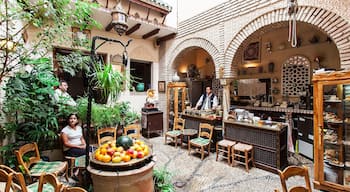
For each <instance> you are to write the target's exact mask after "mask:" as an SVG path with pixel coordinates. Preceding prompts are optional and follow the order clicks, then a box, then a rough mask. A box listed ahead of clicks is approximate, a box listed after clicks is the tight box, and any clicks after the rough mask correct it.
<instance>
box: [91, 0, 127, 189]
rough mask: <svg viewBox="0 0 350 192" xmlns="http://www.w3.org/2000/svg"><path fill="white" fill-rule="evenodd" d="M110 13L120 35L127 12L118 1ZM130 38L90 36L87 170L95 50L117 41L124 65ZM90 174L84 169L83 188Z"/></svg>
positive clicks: (124, 29) (123, 28)
mask: <svg viewBox="0 0 350 192" xmlns="http://www.w3.org/2000/svg"><path fill="white" fill-rule="evenodd" d="M111 15H112V22H111V23H112V25H113V28H114V30H115V31H116V32H117V33H118V34H119V35H122V34H123V33H124V32H125V31H126V30H127V28H128V25H127V23H126V21H127V14H126V13H125V12H124V11H123V9H122V7H121V4H120V1H119V3H118V5H117V6H116V10H114V11H112V13H111ZM97 40H99V41H102V42H101V43H100V44H98V46H97V42H96V41H97ZM131 41H132V40H131V39H130V40H128V42H127V43H126V44H124V43H123V42H121V41H119V40H116V39H111V38H106V37H101V36H94V37H93V38H92V43H91V50H90V58H91V61H90V63H89V69H90V72H89V73H90V74H89V75H88V106H87V114H86V121H87V122H86V124H87V125H86V132H85V133H86V134H85V141H86V148H85V153H86V156H85V168H86V169H85V170H87V167H88V166H89V158H90V156H89V152H90V151H89V145H90V142H89V139H90V127H91V107H92V91H93V90H92V89H93V87H94V86H93V84H94V83H93V79H92V78H93V74H94V72H95V71H94V64H95V63H96V61H97V55H96V50H97V49H98V48H100V47H101V46H102V45H103V44H105V43H106V42H111V43H117V44H119V45H121V46H122V47H123V48H124V52H123V64H124V65H126V64H127V63H126V62H127V51H126V48H127V47H128V46H129V44H130V42H131ZM89 178H90V175H89V173H88V171H86V173H85V177H84V186H85V188H88V187H89V185H90V180H89Z"/></svg>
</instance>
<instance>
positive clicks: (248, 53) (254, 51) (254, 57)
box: [243, 42, 260, 61]
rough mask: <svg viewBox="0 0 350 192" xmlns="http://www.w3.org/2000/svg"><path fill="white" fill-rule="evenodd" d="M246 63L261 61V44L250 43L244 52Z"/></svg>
mask: <svg viewBox="0 0 350 192" xmlns="http://www.w3.org/2000/svg"><path fill="white" fill-rule="evenodd" d="M243 59H244V61H258V60H260V43H259V42H253V43H250V44H249V45H248V46H247V48H246V49H245V50H244V54H243Z"/></svg>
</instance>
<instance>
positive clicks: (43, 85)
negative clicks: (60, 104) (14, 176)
mask: <svg viewBox="0 0 350 192" xmlns="http://www.w3.org/2000/svg"><path fill="white" fill-rule="evenodd" d="M21 62H24V63H26V65H30V66H32V69H31V70H30V71H21V72H17V73H15V74H14V76H12V77H10V78H9V80H8V81H7V84H6V87H4V90H5V91H6V96H5V100H4V102H3V112H4V115H5V120H6V123H5V124H4V126H3V127H1V128H2V132H4V133H6V134H7V135H14V139H15V141H16V143H19V142H22V141H23V142H22V143H26V142H37V143H38V144H39V146H42V149H47V148H51V147H53V146H54V145H55V143H56V141H57V138H58V136H57V132H58V121H57V119H58V118H59V116H60V115H61V114H60V111H57V110H56V107H55V104H54V102H53V100H52V95H53V94H54V90H53V87H54V86H57V85H58V84H59V82H58V79H57V78H56V77H55V75H54V73H53V69H52V62H51V60H50V59H48V58H39V59H33V60H29V59H27V60H24V61H21ZM12 149H13V146H12V145H8V146H2V147H1V148H0V151H1V152H2V155H5V156H7V157H6V159H8V160H6V161H7V163H8V164H10V165H12V163H13V161H12V159H13V158H14V153H13V151H12ZM11 155H12V156H11Z"/></svg>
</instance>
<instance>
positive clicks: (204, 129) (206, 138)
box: [188, 123, 214, 160]
mask: <svg viewBox="0 0 350 192" xmlns="http://www.w3.org/2000/svg"><path fill="white" fill-rule="evenodd" d="M213 129H214V126H213V125H210V124H208V123H200V124H199V133H198V137H197V138H194V139H191V140H190V142H188V154H189V155H190V154H191V146H194V147H197V148H200V152H201V160H203V158H204V152H205V148H207V150H208V156H209V154H210V143H211V138H212V135H213Z"/></svg>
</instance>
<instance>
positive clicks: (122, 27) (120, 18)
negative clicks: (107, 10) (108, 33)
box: [111, 1, 128, 36]
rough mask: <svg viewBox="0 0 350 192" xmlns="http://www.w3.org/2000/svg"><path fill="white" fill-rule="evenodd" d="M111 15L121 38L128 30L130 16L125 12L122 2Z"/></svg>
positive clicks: (114, 26)
mask: <svg viewBox="0 0 350 192" xmlns="http://www.w3.org/2000/svg"><path fill="white" fill-rule="evenodd" d="M111 15H112V25H113V28H114V30H115V31H116V32H117V33H118V34H119V35H120V36H121V35H122V34H123V33H125V31H126V30H127V29H128V24H127V18H128V15H127V14H126V13H125V12H124V10H123V7H122V5H121V2H120V1H119V3H118V5H117V6H116V7H115V9H114V10H112V12H111Z"/></svg>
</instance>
